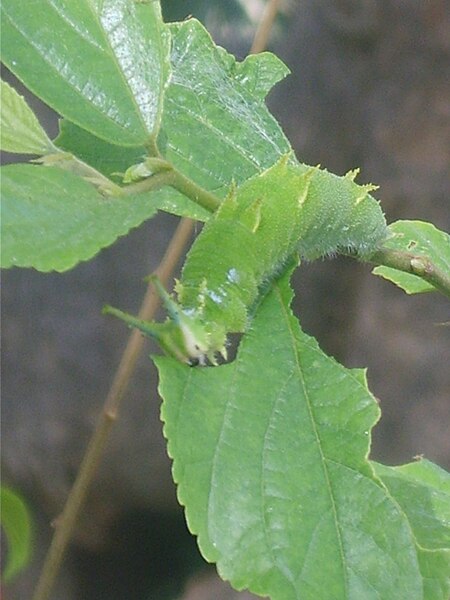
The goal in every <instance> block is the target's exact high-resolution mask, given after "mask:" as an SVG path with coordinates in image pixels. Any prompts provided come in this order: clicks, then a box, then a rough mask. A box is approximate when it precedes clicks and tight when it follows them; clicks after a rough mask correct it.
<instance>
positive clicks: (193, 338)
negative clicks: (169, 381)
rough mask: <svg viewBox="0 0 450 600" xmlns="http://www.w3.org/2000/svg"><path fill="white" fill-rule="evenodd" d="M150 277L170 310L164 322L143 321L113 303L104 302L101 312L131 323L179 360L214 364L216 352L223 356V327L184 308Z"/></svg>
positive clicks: (196, 363)
mask: <svg viewBox="0 0 450 600" xmlns="http://www.w3.org/2000/svg"><path fill="white" fill-rule="evenodd" d="M150 280H151V281H152V282H153V284H154V285H155V288H156V290H157V291H158V293H159V295H160V296H161V299H162V301H163V304H164V306H165V308H166V309H167V312H168V314H169V316H168V319H167V320H166V321H165V322H164V323H155V322H153V321H144V320H142V319H138V318H137V317H133V316H132V315H129V314H127V313H124V312H122V311H121V310H118V309H117V308H113V307H112V306H105V307H104V308H103V312H104V313H107V314H111V315H114V316H116V317H118V318H119V319H121V320H122V321H125V323H127V324H128V325H129V326H130V327H135V328H136V329H139V330H140V331H142V333H144V334H145V335H147V336H149V337H152V338H153V339H155V340H156V341H157V342H158V344H159V345H160V346H161V348H162V350H164V352H165V353H166V354H167V355H168V356H171V357H173V358H176V359H177V360H179V361H180V362H182V363H185V364H188V365H190V366H196V365H206V364H208V362H209V363H211V364H213V365H217V354H221V355H222V356H223V357H224V359H226V357H227V351H226V347H225V339H226V332H225V329H224V328H223V327H221V326H220V325H215V324H209V325H208V326H206V325H205V324H204V322H203V320H202V319H201V315H199V314H197V313H196V312H193V311H185V310H183V309H182V308H181V307H180V306H179V305H178V304H177V303H176V302H175V300H173V299H172V298H171V297H170V296H169V294H168V293H167V292H166V290H165V289H164V287H163V286H162V284H161V282H160V281H159V279H158V278H157V277H156V276H152V277H151V278H150Z"/></svg>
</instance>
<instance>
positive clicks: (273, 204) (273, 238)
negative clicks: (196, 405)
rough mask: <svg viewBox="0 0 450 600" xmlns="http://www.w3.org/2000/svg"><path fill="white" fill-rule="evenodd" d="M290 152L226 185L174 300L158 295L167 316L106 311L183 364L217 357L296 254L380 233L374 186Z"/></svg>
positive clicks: (370, 246) (370, 244) (377, 238)
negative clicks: (159, 319) (152, 318)
mask: <svg viewBox="0 0 450 600" xmlns="http://www.w3.org/2000/svg"><path fill="white" fill-rule="evenodd" d="M289 160H290V156H286V157H284V158H283V159H281V160H280V161H279V162H278V163H276V164H275V165H274V166H272V167H271V168H269V169H268V170H266V171H264V172H263V173H261V174H259V175H257V176H255V177H253V178H251V179H249V180H247V181H246V182H245V183H244V184H243V185H242V186H240V187H239V188H238V189H237V190H236V189H233V190H232V191H231V192H230V194H229V195H228V197H227V198H226V199H225V200H224V201H223V203H222V205H221V206H220V208H219V209H218V211H217V212H216V213H215V214H214V215H213V216H212V217H211V219H210V220H209V221H208V223H207V224H206V225H205V227H204V229H203V231H202V232H201V234H200V235H199V236H198V238H197V239H196V241H195V242H194V244H193V246H192V248H191V250H190V251H189V253H188V256H187V258H186V262H185V264H184V267H183V270H182V275H181V280H180V281H179V282H177V285H176V292H177V296H178V304H176V303H175V302H174V301H173V300H171V299H170V298H169V297H168V295H167V294H166V295H165V298H164V299H165V304H166V307H167V308H168V310H169V314H170V320H169V321H166V322H165V323H162V324H155V323H145V322H142V321H138V320H137V319H134V317H129V316H128V315H125V314H124V313H121V312H120V311H117V310H115V309H111V308H110V307H107V308H106V311H107V312H112V313H114V314H116V316H119V317H120V318H122V319H125V320H126V321H127V322H128V324H129V325H131V326H134V327H138V328H139V329H141V330H143V331H144V332H145V333H147V334H148V335H151V336H153V337H156V338H157V339H158V341H159V342H160V344H161V346H162V347H163V349H164V350H165V351H166V353H168V354H169V355H171V356H175V357H176V358H177V359H179V360H181V361H183V362H186V363H188V364H198V363H200V364H206V362H207V360H209V361H210V362H211V363H213V364H215V363H216V354H217V353H219V352H220V353H222V354H223V355H226V350H225V348H226V337H227V334H228V333H234V332H243V331H245V329H246V328H247V325H248V321H249V318H250V316H251V309H252V306H254V305H255V303H256V302H257V300H258V299H259V297H260V295H261V294H262V293H264V291H265V290H266V289H267V288H268V286H269V284H270V282H271V281H272V280H273V279H274V278H275V277H276V276H277V275H278V274H280V273H281V272H282V270H283V267H285V265H286V263H287V262H288V261H289V260H290V259H292V257H293V256H294V255H296V254H298V256H299V257H300V258H301V259H302V258H303V259H307V260H313V259H315V258H318V257H321V256H331V255H334V254H337V253H339V252H346V253H347V252H352V253H353V254H354V255H356V256H357V257H360V258H364V257H366V256H368V255H370V254H372V253H373V252H374V251H375V250H376V249H377V248H378V246H379V245H381V243H382V242H383V241H384V240H385V239H386V237H387V227H386V221H385V219H384V215H383V213H382V211H381V209H380V206H379V204H378V202H377V201H376V200H375V199H374V198H373V197H372V196H370V194H369V192H370V191H372V190H373V189H375V188H374V186H372V185H358V184H356V183H355V182H354V178H355V176H356V174H357V172H356V171H353V172H350V173H348V174H347V175H346V176H345V177H338V176H336V175H333V174H332V173H329V172H327V171H325V170H322V169H319V168H318V167H308V166H306V165H299V164H291V163H290V162H289Z"/></svg>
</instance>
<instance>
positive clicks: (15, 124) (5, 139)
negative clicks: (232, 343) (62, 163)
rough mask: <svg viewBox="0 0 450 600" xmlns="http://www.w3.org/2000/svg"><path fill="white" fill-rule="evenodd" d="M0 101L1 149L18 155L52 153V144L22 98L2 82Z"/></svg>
mask: <svg viewBox="0 0 450 600" xmlns="http://www.w3.org/2000/svg"><path fill="white" fill-rule="evenodd" d="M1 99H2V101H1V106H0V115H1V119H0V128H1V149H2V150H5V151H6V152H17V153H20V154H46V153H47V152H54V146H53V144H52V142H51V141H50V140H49V138H48V137H47V134H46V133H45V131H44V130H43V129H42V127H41V125H40V123H39V121H38V120H37V118H36V116H35V114H34V112H33V111H32V110H31V108H30V107H29V106H28V104H27V103H26V102H25V99H24V98H23V96H20V95H19V94H18V93H17V92H16V90H15V89H14V88H12V87H11V86H10V85H9V84H8V83H6V81H3V80H2V81H1Z"/></svg>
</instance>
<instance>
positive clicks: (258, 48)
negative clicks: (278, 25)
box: [250, 0, 281, 54]
mask: <svg viewBox="0 0 450 600" xmlns="http://www.w3.org/2000/svg"><path fill="white" fill-rule="evenodd" d="M280 5H281V0H269V2H267V4H266V7H265V9H264V13H263V16H262V18H261V21H260V22H259V25H258V28H257V30H256V33H255V37H254V38H253V43H252V47H251V48H250V54H257V53H258V52H262V51H263V50H264V49H265V48H266V47H267V42H268V39H269V35H270V32H271V31H272V26H273V23H274V21H275V18H276V16H277V14H278V11H279V9H280Z"/></svg>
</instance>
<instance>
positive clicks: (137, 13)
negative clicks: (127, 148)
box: [2, 0, 170, 145]
mask: <svg viewBox="0 0 450 600" xmlns="http://www.w3.org/2000/svg"><path fill="white" fill-rule="evenodd" d="M2 34H3V39H2V60H3V62H4V63H5V64H6V65H7V66H8V68H9V69H10V70H11V71H12V72H13V73H14V74H15V75H16V76H17V77H18V78H19V79H20V80H21V81H23V82H24V83H25V85H26V86H27V87H28V88H29V89H30V90H31V91H33V92H34V93H35V94H36V95H37V96H39V97H40V98H42V100H44V101H45V102H46V103H47V104H48V105H49V106H51V107H52V108H54V109H55V110H56V111H57V112H59V113H60V114H61V115H63V116H64V117H67V118H68V119H69V120H70V121H72V122H74V123H76V124H78V125H80V126H81V127H83V128H84V129H86V130H88V131H90V132H92V133H94V134H95V135H97V136H98V137H100V138H103V139H105V140H108V141H110V142H112V143H115V142H116V143H120V144H121V145H140V144H145V143H148V142H149V141H150V139H151V138H156V135H157V132H158V130H159V126H160V122H161V113H162V104H163V97H164V90H165V87H166V85H167V82H168V78H169V75H170V65H169V52H170V35H169V33H168V31H167V30H166V27H165V26H164V25H163V23H162V21H161V15H160V7H159V2H149V3H138V2H134V1H132V0H102V1H98V2H92V1H90V0H78V1H77V2H66V1H65V0H34V1H33V2H29V3H27V6H26V10H24V7H23V4H22V3H20V2H17V1H16V0H3V2H2Z"/></svg>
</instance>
